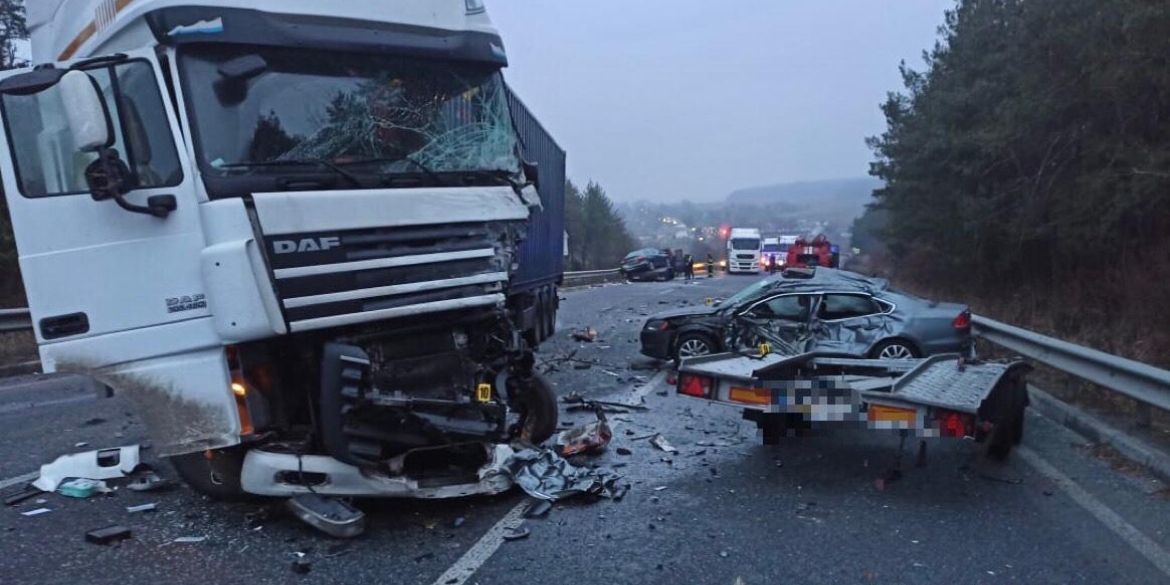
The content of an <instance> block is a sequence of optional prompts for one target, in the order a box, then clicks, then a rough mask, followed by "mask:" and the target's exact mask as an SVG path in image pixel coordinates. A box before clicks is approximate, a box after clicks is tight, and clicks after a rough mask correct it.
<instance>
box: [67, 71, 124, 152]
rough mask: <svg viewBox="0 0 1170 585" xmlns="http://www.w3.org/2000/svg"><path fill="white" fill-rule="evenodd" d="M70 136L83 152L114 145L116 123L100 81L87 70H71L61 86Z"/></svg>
mask: <svg viewBox="0 0 1170 585" xmlns="http://www.w3.org/2000/svg"><path fill="white" fill-rule="evenodd" d="M58 85H59V87H60V91H61V101H62V103H63V104H64V106H65V116H66V117H67V118H68V120H69V133H70V134H71V135H72V137H73V144H74V145H75V146H76V147H77V149H78V150H80V151H82V152H96V151H98V150H100V149H103V148H109V147H110V146H111V145H112V144H113V143H114V133H113V131H112V128H111V127H112V126H113V122H112V121H111V120H110V113H109V111H108V110H107V109H106V100H105V99H104V98H103V97H102V92H101V89H100V88H98V85H97V81H95V80H94V79H93V78H92V77H90V76H89V74H88V73H85V72H84V71H70V72H68V73H66V74H65V75H63V76H62V77H61V81H60V82H59V83H58Z"/></svg>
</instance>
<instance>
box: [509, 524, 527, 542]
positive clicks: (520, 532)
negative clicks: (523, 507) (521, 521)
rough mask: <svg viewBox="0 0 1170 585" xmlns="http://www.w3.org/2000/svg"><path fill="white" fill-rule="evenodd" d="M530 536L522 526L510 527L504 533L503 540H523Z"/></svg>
mask: <svg viewBox="0 0 1170 585" xmlns="http://www.w3.org/2000/svg"><path fill="white" fill-rule="evenodd" d="M530 534H532V532H530V531H529V530H528V529H527V528H525V527H523V526H512V527H509V528H508V529H507V530H505V531H504V540H508V541H512V540H523V539H525V538H528V535H530Z"/></svg>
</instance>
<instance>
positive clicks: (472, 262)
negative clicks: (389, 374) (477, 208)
mask: <svg viewBox="0 0 1170 585" xmlns="http://www.w3.org/2000/svg"><path fill="white" fill-rule="evenodd" d="M507 231H508V230H507V226H506V225H505V224H502V223H501V224H489V223H475V224H453V225H442V226H436V225H428V226H409V227H394V228H375V229H362V230H353V231H343V232H329V233H304V234H289V235H279V236H268V237H266V238H265V250H266V252H267V254H268V258H269V263H270V265H271V266H272V272H273V277H274V281H275V285H276V290H277V295H278V297H279V298H280V301H281V305H282V308H283V309H284V313H285V319H286V320H287V321H288V324H289V328H290V329H291V330H293V331H303V330H308V329H319V328H323V327H333V326H339V325H347V324H353V323H360V322H365V321H371V320H374V319H385V318H394V317H401V316H407V315H415V314H419V313H427V312H436V311H443V310H452V309H459V308H468V307H475V306H484V305H491V304H496V303H499V302H502V301H503V298H504V297H503V288H504V284H505V283H506V281H507V280H508V272H509V269H510V265H511V262H512V259H511V258H512V254H511V246H508V247H504V246H501V245H500V242H501V241H506V240H507V239H508V238H506V237H505V234H506V233H507Z"/></svg>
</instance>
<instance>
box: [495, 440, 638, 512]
mask: <svg viewBox="0 0 1170 585" xmlns="http://www.w3.org/2000/svg"><path fill="white" fill-rule="evenodd" d="M506 468H507V470H508V472H509V473H510V474H511V477H512V479H513V481H515V482H516V484H517V485H519V486H520V489H522V490H524V492H525V493H527V494H528V495H530V496H532V497H534V498H537V499H541V500H560V499H563V498H567V497H570V496H575V495H580V494H591V495H595V496H600V497H610V496H611V495H612V493H613V490H614V486H615V484H616V483H617V480H618V477H617V476H615V475H611V474H609V473H606V472H603V471H598V470H594V469H587V468H583V467H574V466H573V465H572V464H571V463H569V461H568V460H566V459H565V458H563V457H561V456H560V455H558V454H557V453H556V451H553V450H552V449H543V450H536V449H531V448H530V449H523V450H520V451H517V452H516V453H515V454H514V455H512V458H511V460H509V461H508V463H507V465H506Z"/></svg>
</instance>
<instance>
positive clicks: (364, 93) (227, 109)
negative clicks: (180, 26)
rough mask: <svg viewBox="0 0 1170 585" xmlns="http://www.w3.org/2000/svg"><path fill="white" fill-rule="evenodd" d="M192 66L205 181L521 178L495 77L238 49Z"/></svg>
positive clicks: (397, 61)
mask: <svg viewBox="0 0 1170 585" xmlns="http://www.w3.org/2000/svg"><path fill="white" fill-rule="evenodd" d="M257 57H258V58H259V59H257ZM181 63H182V73H183V76H184V78H185V79H184V85H185V89H186V91H187V93H188V95H187V103H188V105H189V108H190V109H191V115H192V117H193V118H194V126H195V129H196V132H195V138H196V144H197V150H198V155H199V162H200V166H201V167H202V169H203V172H204V173H205V174H211V175H217V176H221V177H222V176H228V175H231V174H233V173H235V174H239V173H241V172H247V173H249V174H255V173H270V174H271V173H287V172H289V169H290V168H292V166H293V165H292V164H280V163H301V164H302V165H303V166H305V167H309V168H312V165H308V164H304V163H306V162H308V161H324V163H328V164H331V165H354V166H347V169H350V170H353V171H354V172H356V171H358V170H364V171H369V172H374V171H377V172H378V173H380V174H392V173H412V174H417V173H420V172H422V173H427V174H431V175H433V174H435V173H451V172H464V171H473V172H481V171H491V172H497V171H503V172H507V173H510V174H515V173H517V172H518V171H519V158H518V156H517V141H516V135H515V131H514V130H513V126H512V122H511V119H510V116H509V111H508V105H507V98H506V95H505V88H504V83H503V80H502V78H501V76H500V74H499V72H498V70H497V69H496V68H494V67H491V66H486V65H475V64H464V63H457V62H445V61H427V60H421V59H405V58H396V57H382V56H379V57H371V56H369V55H360V54H347V53H327V52H322V51H311V50H307V49H278V48H259V47H241V46H235V45H233V46H222V45H204V46H196V47H193V48H190V49H188V50H185V51H184V53H183V55H182V57H181ZM240 63H245V64H246V65H245V66H240V65H239V64H240ZM274 163H276V164H274ZM324 163H322V164H324ZM316 168H317V170H320V169H321V166H320V165H318V167H316Z"/></svg>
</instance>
